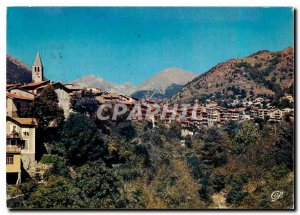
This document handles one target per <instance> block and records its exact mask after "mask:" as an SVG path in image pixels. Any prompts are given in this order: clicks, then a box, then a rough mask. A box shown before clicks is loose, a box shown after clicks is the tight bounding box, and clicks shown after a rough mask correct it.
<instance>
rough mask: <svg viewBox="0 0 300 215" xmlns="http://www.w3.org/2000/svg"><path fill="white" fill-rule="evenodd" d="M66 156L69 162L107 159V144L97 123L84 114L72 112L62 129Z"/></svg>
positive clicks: (79, 163)
mask: <svg viewBox="0 0 300 215" xmlns="http://www.w3.org/2000/svg"><path fill="white" fill-rule="evenodd" d="M61 137H62V144H63V146H64V156H65V158H66V159H67V161H68V163H70V164H73V165H82V164H84V163H85V162H87V161H93V160H98V159H105V156H106V155H107V154H108V147H107V144H106V143H105V142H104V141H103V139H102V138H101V135H100V133H99V131H98V130H97V126H96V124H95V123H94V122H93V121H92V120H91V119H90V118H88V117H86V116H85V115H83V114H80V113H77V114H71V115H70V116H69V118H68V120H67V121H66V122H65V124H64V126H63V129H62V131H61Z"/></svg>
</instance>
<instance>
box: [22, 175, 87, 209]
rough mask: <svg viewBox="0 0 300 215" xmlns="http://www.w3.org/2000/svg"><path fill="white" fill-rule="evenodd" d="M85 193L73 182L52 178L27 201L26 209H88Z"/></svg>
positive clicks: (59, 177)
mask: <svg viewBox="0 0 300 215" xmlns="http://www.w3.org/2000/svg"><path fill="white" fill-rule="evenodd" d="M85 202H86V200H85V198H84V194H83V192H82V191H81V190H80V189H79V188H77V187H75V186H74V184H73V183H72V181H70V180H68V179H66V178H64V177H61V176H52V177H50V178H49V181H47V183H46V184H40V185H38V187H37V188H36V190H35V191H34V192H33V193H31V194H30V196H29V198H28V199H27V200H26V201H25V207H26V208H35V209H38V208H41V209H49V208H53V209H73V208H84V207H86V203H85Z"/></svg>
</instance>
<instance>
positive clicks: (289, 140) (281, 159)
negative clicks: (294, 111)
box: [273, 123, 294, 171]
mask: <svg viewBox="0 0 300 215" xmlns="http://www.w3.org/2000/svg"><path fill="white" fill-rule="evenodd" d="M273 154H274V159H275V161H276V163H277V164H278V165H279V164H285V165H286V166H287V167H288V168H289V169H290V170H292V171H293V168H294V128H293V125H292V124H291V123H283V124H281V125H280V127H279V129H278V131H277V136H276V142H275V147H274V151H273Z"/></svg>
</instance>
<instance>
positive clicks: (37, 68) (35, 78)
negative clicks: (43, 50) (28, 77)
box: [32, 52, 44, 82]
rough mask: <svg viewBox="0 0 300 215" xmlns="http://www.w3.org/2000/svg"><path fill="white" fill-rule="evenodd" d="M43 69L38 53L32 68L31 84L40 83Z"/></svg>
mask: <svg viewBox="0 0 300 215" xmlns="http://www.w3.org/2000/svg"><path fill="white" fill-rule="evenodd" d="M43 70H44V68H43V64H42V60H41V57H40V53H39V52H37V53H36V56H35V59H34V63H33V66H32V82H40V81H43V80H44V74H43V73H44V71H43Z"/></svg>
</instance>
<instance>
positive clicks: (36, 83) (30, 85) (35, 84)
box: [22, 80, 50, 88]
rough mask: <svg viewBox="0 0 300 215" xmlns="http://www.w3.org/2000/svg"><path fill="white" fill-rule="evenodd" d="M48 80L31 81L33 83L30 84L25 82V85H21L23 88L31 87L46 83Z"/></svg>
mask: <svg viewBox="0 0 300 215" xmlns="http://www.w3.org/2000/svg"><path fill="white" fill-rule="evenodd" d="M49 82H50V81H49V80H46V81H39V82H33V83H30V84H26V85H23V86H22V87H24V88H31V87H33V88H34V87H38V86H41V85H43V84H46V83H49Z"/></svg>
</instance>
